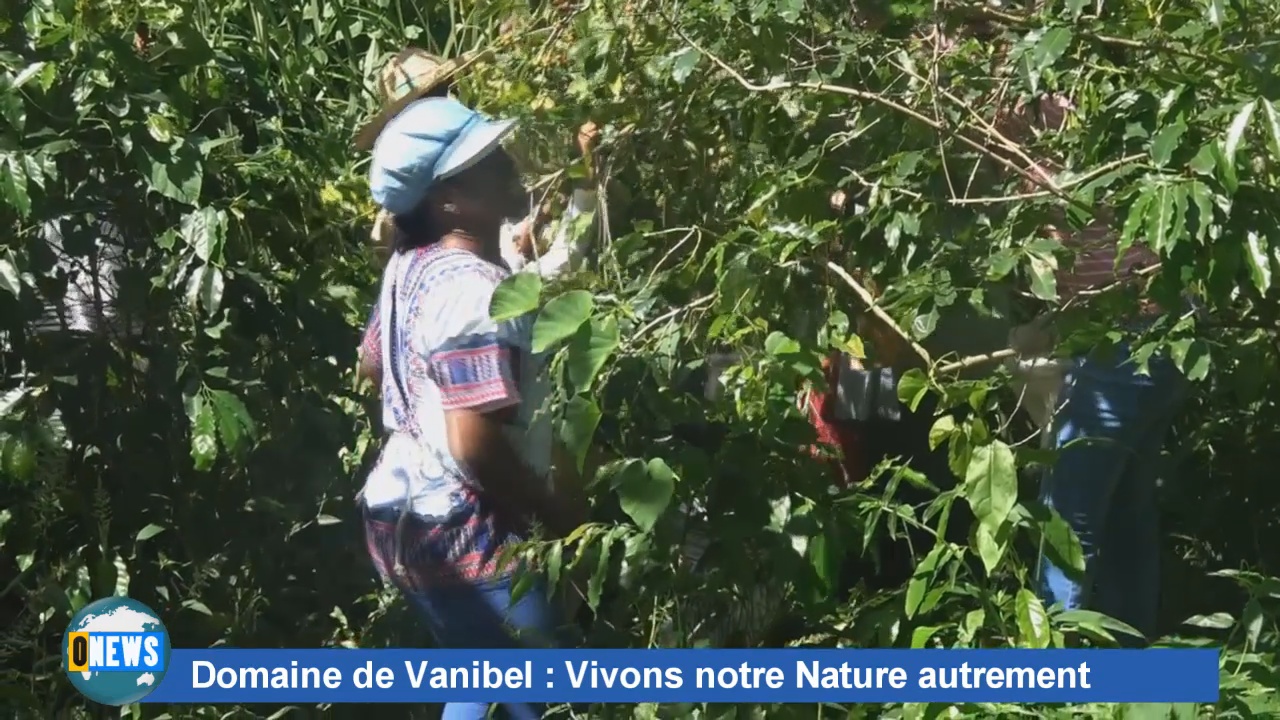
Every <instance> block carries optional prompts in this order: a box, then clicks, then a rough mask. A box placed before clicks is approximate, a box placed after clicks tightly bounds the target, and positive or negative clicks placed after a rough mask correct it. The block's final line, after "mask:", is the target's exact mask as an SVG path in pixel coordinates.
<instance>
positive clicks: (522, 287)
mask: <svg viewBox="0 0 1280 720" xmlns="http://www.w3.org/2000/svg"><path fill="white" fill-rule="evenodd" d="M541 294H542V278H541V277H540V276H539V275H538V274H537V273H532V272H518V273H515V274H513V275H511V276H510V277H508V278H506V279H505V280H503V281H502V282H501V283H499V284H498V287H496V288H494V290H493V297H492V298H490V299H489V316H490V317H491V318H493V320H494V322H502V321H504V320H512V319H514V318H518V317H520V316H522V315H525V314H526V313H530V312H533V311H534V310H536V309H538V297H539V296H540V295H541Z"/></svg>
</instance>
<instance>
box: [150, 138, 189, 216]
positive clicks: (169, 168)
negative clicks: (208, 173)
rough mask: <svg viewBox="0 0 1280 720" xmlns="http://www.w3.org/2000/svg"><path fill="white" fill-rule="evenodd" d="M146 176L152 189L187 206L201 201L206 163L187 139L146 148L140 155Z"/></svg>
mask: <svg viewBox="0 0 1280 720" xmlns="http://www.w3.org/2000/svg"><path fill="white" fill-rule="evenodd" d="M139 157H140V158H141V159H140V162H141V163H142V171H143V175H144V176H145V177H146V179H147V184H148V185H149V186H150V187H151V189H152V190H154V191H156V192H158V193H160V194H161V195H163V196H165V197H167V198H170V199H172V200H176V201H177V202H180V203H183V204H185V205H196V204H197V203H199V202H200V190H201V188H202V186H203V184H204V165H203V163H202V162H201V158H200V151H199V150H198V149H197V148H196V147H195V146H194V145H192V144H191V143H189V142H187V141H186V140H179V141H178V142H176V143H175V144H174V145H172V146H171V147H170V150H169V152H168V153H165V152H164V151H163V150H157V149H147V148H143V150H142V154H141V155H140V156H139Z"/></svg>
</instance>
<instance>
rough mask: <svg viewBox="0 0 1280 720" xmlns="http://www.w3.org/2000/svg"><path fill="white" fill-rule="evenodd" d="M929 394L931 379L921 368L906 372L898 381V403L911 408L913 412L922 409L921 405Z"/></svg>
mask: <svg viewBox="0 0 1280 720" xmlns="http://www.w3.org/2000/svg"><path fill="white" fill-rule="evenodd" d="M928 393H929V379H928V377H926V376H925V374H924V371H922V370H920V369H919V368H912V369H910V370H908V371H906V372H905V373H903V374H902V377H901V378H899V379H898V401H899V402H901V403H902V404H903V405H906V406H907V407H908V408H910V409H911V411H912V412H915V411H916V408H918V407H920V403H921V402H922V401H923V400H924V397H925V395H927V394H928Z"/></svg>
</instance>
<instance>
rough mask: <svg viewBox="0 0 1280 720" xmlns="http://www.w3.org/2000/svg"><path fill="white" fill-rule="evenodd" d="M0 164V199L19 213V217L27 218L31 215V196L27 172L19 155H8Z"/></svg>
mask: <svg viewBox="0 0 1280 720" xmlns="http://www.w3.org/2000/svg"><path fill="white" fill-rule="evenodd" d="M2 159H3V162H0V197H3V198H4V201H5V202H7V203H8V204H9V207H12V208H13V209H14V210H15V211H17V213H18V215H20V216H22V217H24V218H25V217H27V216H29V215H30V214H31V195H30V194H29V192H28V191H27V170H26V166H25V164H24V163H23V162H22V160H21V158H20V157H19V156H18V155H6V156H4V157H3V158H2Z"/></svg>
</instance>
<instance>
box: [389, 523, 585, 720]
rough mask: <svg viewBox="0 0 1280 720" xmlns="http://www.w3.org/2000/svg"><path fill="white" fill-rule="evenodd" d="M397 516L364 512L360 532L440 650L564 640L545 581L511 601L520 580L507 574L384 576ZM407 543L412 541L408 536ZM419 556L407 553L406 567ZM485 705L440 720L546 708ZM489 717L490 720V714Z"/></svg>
mask: <svg viewBox="0 0 1280 720" xmlns="http://www.w3.org/2000/svg"><path fill="white" fill-rule="evenodd" d="M398 516H399V512H398V511H392V510H386V509H378V510H369V509H367V508H366V509H365V532H366V540H367V542H368V547H369V552H370V555H371V556H372V557H373V560H374V563H375V564H376V565H377V566H378V567H379V573H380V574H381V575H382V576H383V577H384V578H385V579H389V580H391V581H392V582H393V583H394V584H395V585H396V587H397V588H398V589H399V590H400V592H402V593H404V595H405V597H406V598H407V599H408V600H409V603H410V605H411V606H412V607H413V609H414V610H415V611H417V615H418V617H419V618H421V619H422V620H423V622H424V623H425V624H426V626H427V629H428V630H430V631H431V635H432V637H433V638H434V639H435V642H436V646H437V647H440V648H452V649H460V650H462V649H465V650H489V649H494V650H497V649H506V648H521V647H528V648H541V647H554V646H556V645H558V644H561V642H562V641H563V639H564V633H563V630H562V628H561V624H560V614H559V612H558V610H557V609H556V606H555V605H554V604H553V602H552V600H551V599H549V598H548V597H547V586H546V583H545V581H544V580H543V579H542V578H541V577H538V578H537V579H536V580H535V581H534V582H533V583H532V585H531V586H530V587H529V588H528V589H527V590H526V591H524V592H523V593H522V594H521V596H520V598H519V599H517V600H516V601H515V602H514V603H513V602H512V591H513V589H514V588H515V585H516V584H517V583H518V582H519V580H520V579H521V577H522V576H521V575H506V576H503V577H495V578H491V579H484V580H464V579H462V578H457V577H455V578H447V579H446V578H443V577H438V578H437V580H438V581H435V582H430V581H427V578H428V577H431V576H438V575H440V574H441V573H437V572H434V571H433V569H432V568H428V567H409V568H406V570H407V571H408V572H407V573H406V574H405V575H403V576H401V577H392V575H393V574H394V573H390V572H387V569H388V568H391V567H392V566H393V565H394V564H395V557H394V555H395V545H394V544H393V543H392V542H390V540H391V539H392V536H393V534H394V533H395V532H396V530H395V527H396V521H397V520H398V519H399V517H398ZM409 535H410V538H412V537H413V533H412V532H411V533H410V534H409ZM419 557H421V555H420V554H418V553H412V552H411V553H409V558H408V560H409V563H410V564H411V565H412V564H413V559H415V558H419ZM491 705H492V703H485V702H451V703H446V704H445V706H444V712H443V714H442V715H441V717H442V718H443V720H481V718H487V717H498V718H503V717H505V718H508V719H509V720H537V719H538V718H541V717H542V715H543V713H544V712H545V711H546V708H545V707H544V706H542V705H538V704H528V703H502V704H501V705H500V706H499V707H496V708H494V707H491ZM491 711H493V714H492V715H490V712H491Z"/></svg>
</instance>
